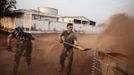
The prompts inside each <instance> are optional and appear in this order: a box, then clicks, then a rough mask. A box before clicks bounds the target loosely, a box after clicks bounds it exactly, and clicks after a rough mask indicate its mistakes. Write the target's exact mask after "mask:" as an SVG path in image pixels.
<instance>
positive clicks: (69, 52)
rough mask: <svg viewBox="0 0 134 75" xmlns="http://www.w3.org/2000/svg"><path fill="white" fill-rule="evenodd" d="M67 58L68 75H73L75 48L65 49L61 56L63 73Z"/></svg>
mask: <svg viewBox="0 0 134 75" xmlns="http://www.w3.org/2000/svg"><path fill="white" fill-rule="evenodd" d="M66 58H67V75H70V74H71V71H72V62H73V48H71V49H67V48H63V49H62V52H61V55H60V65H61V71H63V69H64V62H65V59H66Z"/></svg>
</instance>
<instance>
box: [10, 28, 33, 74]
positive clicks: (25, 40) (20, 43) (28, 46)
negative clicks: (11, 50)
mask: <svg viewBox="0 0 134 75" xmlns="http://www.w3.org/2000/svg"><path fill="white" fill-rule="evenodd" d="M11 35H12V36H13V37H14V38H16V39H17V45H16V54H15V63H14V73H15V74H17V72H18V67H19V62H20V59H21V56H22V55H23V53H25V54H24V56H25V58H26V62H27V65H28V68H29V66H30V64H31V53H32V41H31V40H32V39H33V37H32V35H31V34H29V33H25V32H22V31H19V30H15V31H14V32H12V33H11Z"/></svg>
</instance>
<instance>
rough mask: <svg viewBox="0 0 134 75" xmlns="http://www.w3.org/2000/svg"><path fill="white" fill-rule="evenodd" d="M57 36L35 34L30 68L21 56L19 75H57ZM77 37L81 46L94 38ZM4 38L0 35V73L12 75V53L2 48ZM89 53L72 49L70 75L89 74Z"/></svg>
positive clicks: (84, 45) (88, 36)
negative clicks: (72, 57) (72, 58)
mask: <svg viewBox="0 0 134 75" xmlns="http://www.w3.org/2000/svg"><path fill="white" fill-rule="evenodd" d="M79 36H80V37H79ZM57 37H58V35H57V34H44V35H35V38H36V40H34V41H33V52H32V65H31V69H30V70H28V69H27V66H26V62H25V58H24V57H22V59H21V62H20V67H19V75H59V69H60V65H59V55H60V52H61V48H62V45H60V44H59V43H58V42H56V41H55V38H57ZM78 37H79V38H78V42H79V44H80V45H81V46H83V47H91V46H92V45H93V43H94V40H96V36H95V35H85V34H79V35H78ZM6 38H7V36H0V75H13V72H12V69H13V63H14V53H11V52H7V51H6V50H5V49H4V48H5V46H6ZM89 40H90V41H89ZM87 41H88V42H87ZM91 54H92V53H91V52H90V51H87V52H81V51H79V50H76V49H75V50H74V60H73V68H72V75H90V71H91V70H90V67H91V57H90V56H91ZM63 75H66V73H65V72H64V73H63Z"/></svg>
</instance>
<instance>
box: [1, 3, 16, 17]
mask: <svg viewBox="0 0 134 75" xmlns="http://www.w3.org/2000/svg"><path fill="white" fill-rule="evenodd" d="M15 4H16V0H0V16H4V15H7V14H8V13H11V12H12V11H13V10H14V9H16V6H15Z"/></svg>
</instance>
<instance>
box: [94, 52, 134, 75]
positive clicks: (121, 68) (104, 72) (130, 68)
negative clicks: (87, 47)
mask: <svg viewBox="0 0 134 75" xmlns="http://www.w3.org/2000/svg"><path fill="white" fill-rule="evenodd" d="M91 75H134V63H130V62H127V61H125V60H122V59H119V58H117V57H115V56H112V55H109V54H106V53H103V52H100V51H98V50H95V51H94V52H93V59H92V67H91Z"/></svg>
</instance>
